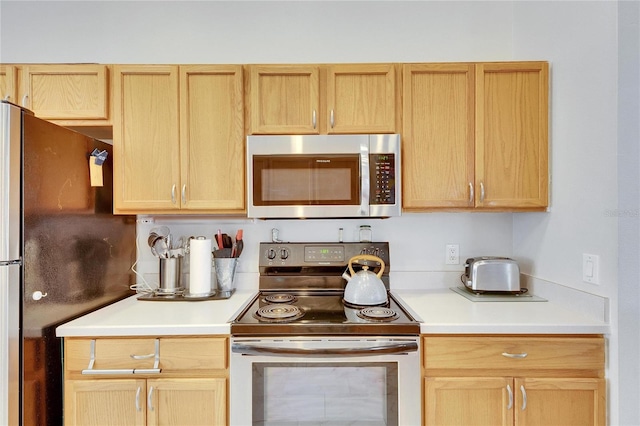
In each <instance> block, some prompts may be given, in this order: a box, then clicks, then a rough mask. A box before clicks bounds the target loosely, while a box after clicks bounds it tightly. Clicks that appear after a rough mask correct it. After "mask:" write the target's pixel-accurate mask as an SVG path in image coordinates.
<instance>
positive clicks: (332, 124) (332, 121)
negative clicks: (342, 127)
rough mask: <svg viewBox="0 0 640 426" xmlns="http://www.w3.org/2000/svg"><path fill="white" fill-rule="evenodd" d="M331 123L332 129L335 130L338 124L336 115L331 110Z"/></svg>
mask: <svg viewBox="0 0 640 426" xmlns="http://www.w3.org/2000/svg"><path fill="white" fill-rule="evenodd" d="M329 121H330V122H331V128H332V129H333V127H334V125H335V124H336V120H335V114H334V113H333V110H331V118H330V120H329Z"/></svg>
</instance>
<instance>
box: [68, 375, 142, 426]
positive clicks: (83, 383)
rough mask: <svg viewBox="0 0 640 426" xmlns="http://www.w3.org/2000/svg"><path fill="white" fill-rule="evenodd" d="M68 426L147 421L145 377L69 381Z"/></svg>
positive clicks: (138, 423)
mask: <svg viewBox="0 0 640 426" xmlns="http://www.w3.org/2000/svg"><path fill="white" fill-rule="evenodd" d="M64 399H65V401H64V406H65V411H64V424H65V425H66V426H103V425H107V424H108V425H133V426H144V425H145V424H146V381H145V380H144V379H99V380H66V381H65V392H64Z"/></svg>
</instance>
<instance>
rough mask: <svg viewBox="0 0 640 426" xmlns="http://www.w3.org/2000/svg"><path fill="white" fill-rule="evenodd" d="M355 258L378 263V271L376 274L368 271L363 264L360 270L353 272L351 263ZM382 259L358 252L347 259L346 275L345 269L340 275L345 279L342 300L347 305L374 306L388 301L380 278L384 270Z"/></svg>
mask: <svg viewBox="0 0 640 426" xmlns="http://www.w3.org/2000/svg"><path fill="white" fill-rule="evenodd" d="M356 260H372V261H375V262H378V263H380V271H378V273H377V274H374V273H373V272H371V271H369V270H368V269H369V267H368V266H366V265H365V266H363V267H362V270H361V271H359V272H358V273H355V272H354V270H353V265H352V263H353V262H354V261H356ZM384 267H385V265H384V261H383V260H382V259H380V258H379V257H377V256H372V255H369V254H360V255H357V256H353V257H352V258H351V259H349V272H350V273H351V275H348V274H347V273H346V271H345V273H344V274H342V277H343V278H344V279H346V280H347V287H346V288H345V289H344V302H345V304H348V305H356V306H376V305H383V304H386V303H387V302H388V299H387V288H386V287H385V285H384V283H383V282H382V280H381V279H380V277H381V276H382V273H383V272H384Z"/></svg>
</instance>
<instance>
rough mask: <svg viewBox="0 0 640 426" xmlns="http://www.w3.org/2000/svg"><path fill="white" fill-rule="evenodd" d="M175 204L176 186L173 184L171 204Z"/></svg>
mask: <svg viewBox="0 0 640 426" xmlns="http://www.w3.org/2000/svg"><path fill="white" fill-rule="evenodd" d="M175 203H176V184H175V183H174V184H173V186H171V204H175Z"/></svg>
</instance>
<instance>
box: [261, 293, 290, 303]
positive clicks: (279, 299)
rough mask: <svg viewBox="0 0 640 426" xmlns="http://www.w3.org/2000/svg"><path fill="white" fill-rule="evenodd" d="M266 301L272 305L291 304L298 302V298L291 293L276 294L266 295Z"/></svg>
mask: <svg viewBox="0 0 640 426" xmlns="http://www.w3.org/2000/svg"><path fill="white" fill-rule="evenodd" d="M264 300H265V302H271V303H291V302H295V301H296V297H295V296H294V295H293V294H289V293H275V294H269V295H266V296H265V297H264Z"/></svg>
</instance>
